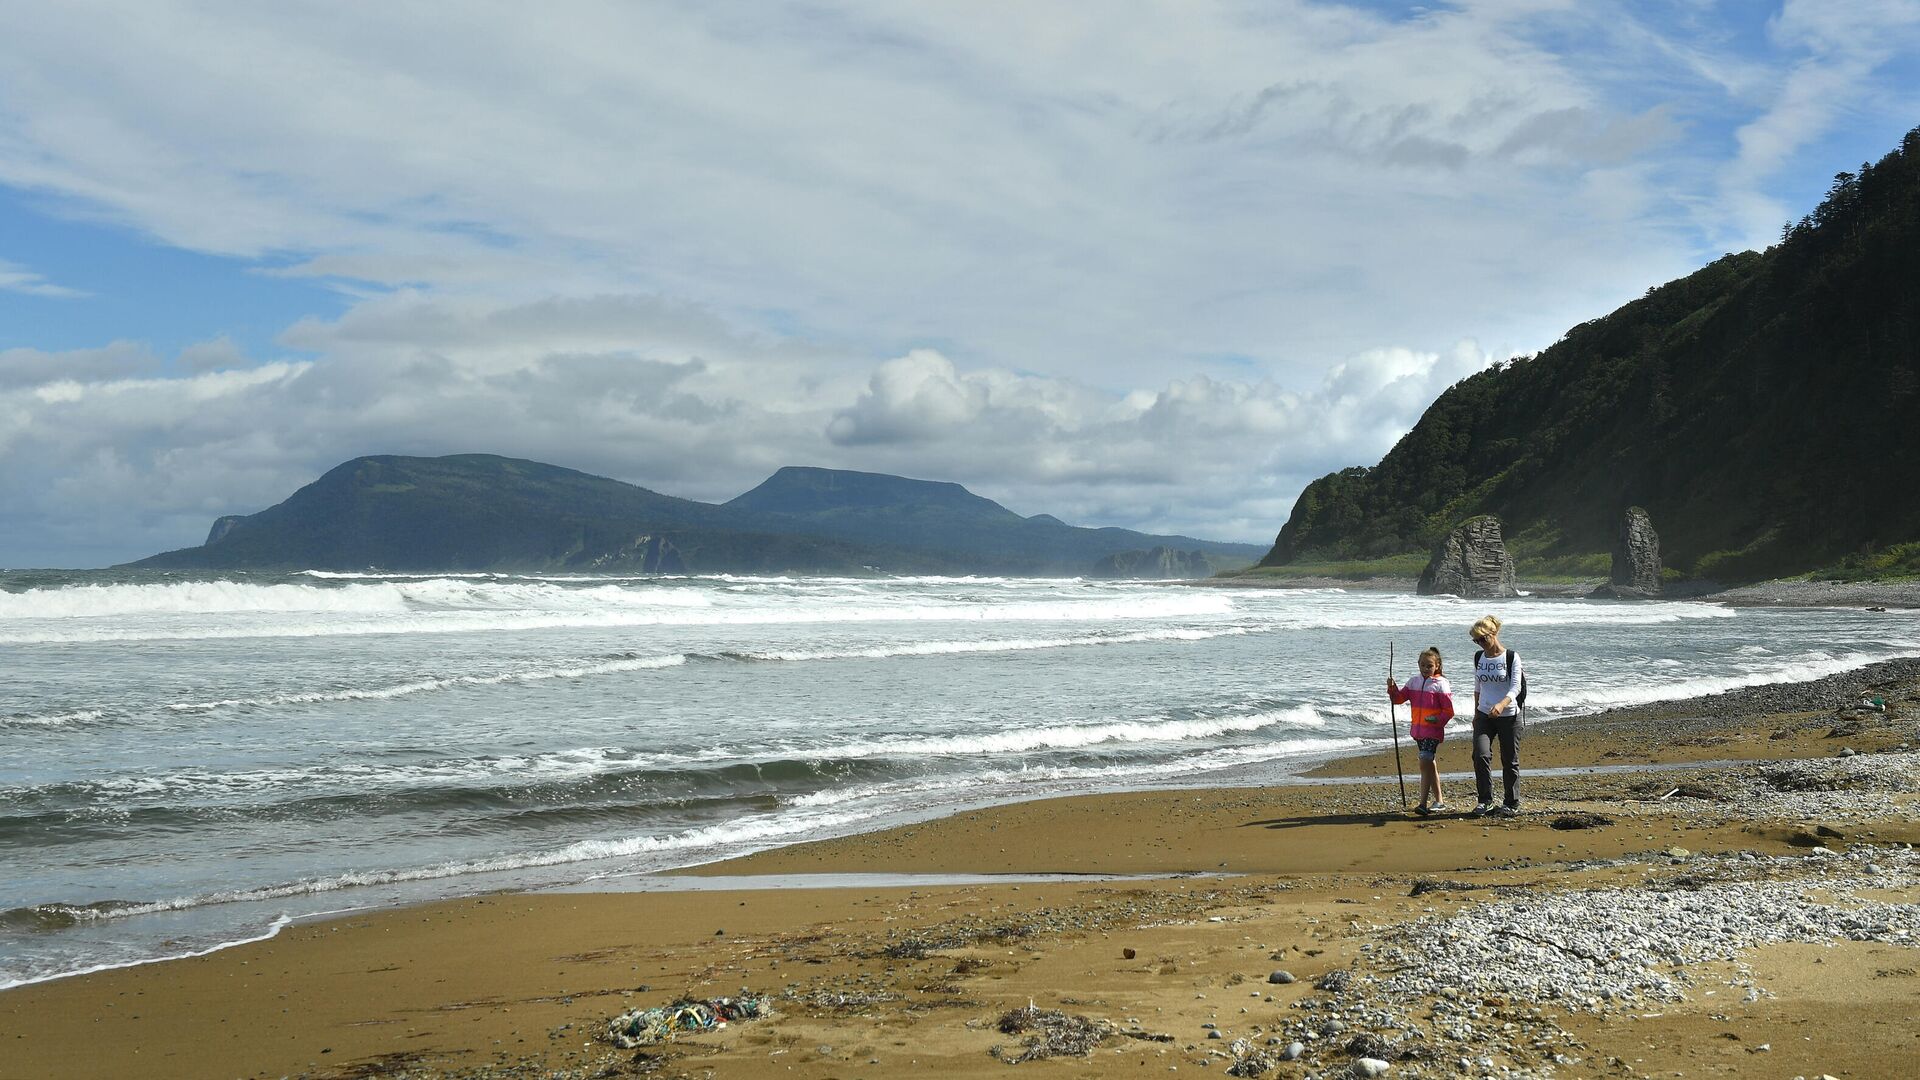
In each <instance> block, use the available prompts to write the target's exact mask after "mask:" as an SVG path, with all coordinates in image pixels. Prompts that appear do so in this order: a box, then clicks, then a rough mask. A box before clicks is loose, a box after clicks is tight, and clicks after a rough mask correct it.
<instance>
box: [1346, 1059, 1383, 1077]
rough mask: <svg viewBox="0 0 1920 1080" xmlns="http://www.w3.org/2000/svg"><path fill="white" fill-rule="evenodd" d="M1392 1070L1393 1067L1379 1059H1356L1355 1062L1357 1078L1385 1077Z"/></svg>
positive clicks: (1354, 1067) (1354, 1071) (1354, 1072)
mask: <svg viewBox="0 0 1920 1080" xmlns="http://www.w3.org/2000/svg"><path fill="white" fill-rule="evenodd" d="M1392 1068H1393V1066H1391V1065H1389V1064H1387V1063H1386V1062H1384V1061H1381V1060H1380V1059H1379V1058H1355V1059H1354V1060H1353V1075H1355V1076H1385V1075H1387V1072H1388V1070H1390V1069H1392Z"/></svg>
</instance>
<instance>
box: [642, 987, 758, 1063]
mask: <svg viewBox="0 0 1920 1080" xmlns="http://www.w3.org/2000/svg"><path fill="white" fill-rule="evenodd" d="M771 1011H772V1010H771V1007H770V1006H769V1004H768V1002H767V999H766V998H765V997H764V996H759V995H754V994H749V993H747V992H745V991H742V992H741V993H740V995H739V996H738V997H723V998H713V999H710V1000H707V1001H700V1000H696V999H694V998H681V999H679V1000H678V1001H674V1002H671V1003H669V1004H666V1005H656V1006H654V1007H653V1008H650V1009H629V1010H628V1011H626V1012H623V1013H621V1014H620V1015H619V1016H616V1017H614V1018H613V1019H612V1020H609V1021H607V1041H608V1042H611V1043H613V1045H615V1046H617V1047H619V1048H620V1049H622V1050H632V1049H635V1048H637V1047H642V1046H654V1045H657V1044H659V1043H663V1042H667V1041H668V1040H670V1039H673V1038H674V1037H676V1036H679V1035H691V1034H697V1033H699V1032H703V1031H717V1030H719V1029H720V1028H723V1027H726V1026H727V1025H728V1024H729V1023H733V1022H735V1021H740V1020H757V1019H759V1018H760V1017H763V1016H766V1015H767V1014H768V1013H769V1012H771Z"/></svg>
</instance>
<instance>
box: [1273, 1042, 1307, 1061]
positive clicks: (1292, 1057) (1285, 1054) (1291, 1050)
mask: <svg viewBox="0 0 1920 1080" xmlns="http://www.w3.org/2000/svg"><path fill="white" fill-rule="evenodd" d="M1306 1052H1307V1044H1306V1043H1303V1042H1300V1041H1298V1040H1295V1041H1293V1042H1290V1043H1288V1044H1287V1047H1286V1049H1284V1050H1282V1051H1280V1060H1281V1061H1296V1060H1298V1059H1299V1057H1300V1055H1301V1054H1304V1053H1306Z"/></svg>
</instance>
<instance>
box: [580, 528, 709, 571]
mask: <svg viewBox="0 0 1920 1080" xmlns="http://www.w3.org/2000/svg"><path fill="white" fill-rule="evenodd" d="M589 565H591V567H592V568H593V569H595V570H638V571H639V572H640V573H643V574H684V573H686V572H687V564H686V560H684V559H682V558H681V557H680V549H679V548H676V547H674V546H673V541H671V540H668V539H667V538H666V537H664V536H660V535H658V534H651V535H650V534H644V533H643V534H641V535H639V536H636V537H634V538H633V542H632V543H631V544H628V545H627V546H626V547H625V548H622V549H621V550H619V551H613V552H608V553H607V554H605V555H601V556H599V557H597V558H595V559H594V560H593V561H592V562H591V563H590V564H589Z"/></svg>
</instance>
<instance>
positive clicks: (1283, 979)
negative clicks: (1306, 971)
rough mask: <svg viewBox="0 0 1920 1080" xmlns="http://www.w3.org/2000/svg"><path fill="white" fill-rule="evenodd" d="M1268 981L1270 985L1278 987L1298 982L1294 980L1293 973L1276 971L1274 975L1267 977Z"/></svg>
mask: <svg viewBox="0 0 1920 1080" xmlns="http://www.w3.org/2000/svg"><path fill="white" fill-rule="evenodd" d="M1267 981H1268V982H1270V983H1273V984H1274V985H1276V986H1285V985H1287V984H1288V983H1291V982H1294V981H1296V980H1295V979H1294V977H1293V972H1291V971H1276V972H1274V973H1273V974H1271V975H1269V976H1267Z"/></svg>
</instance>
